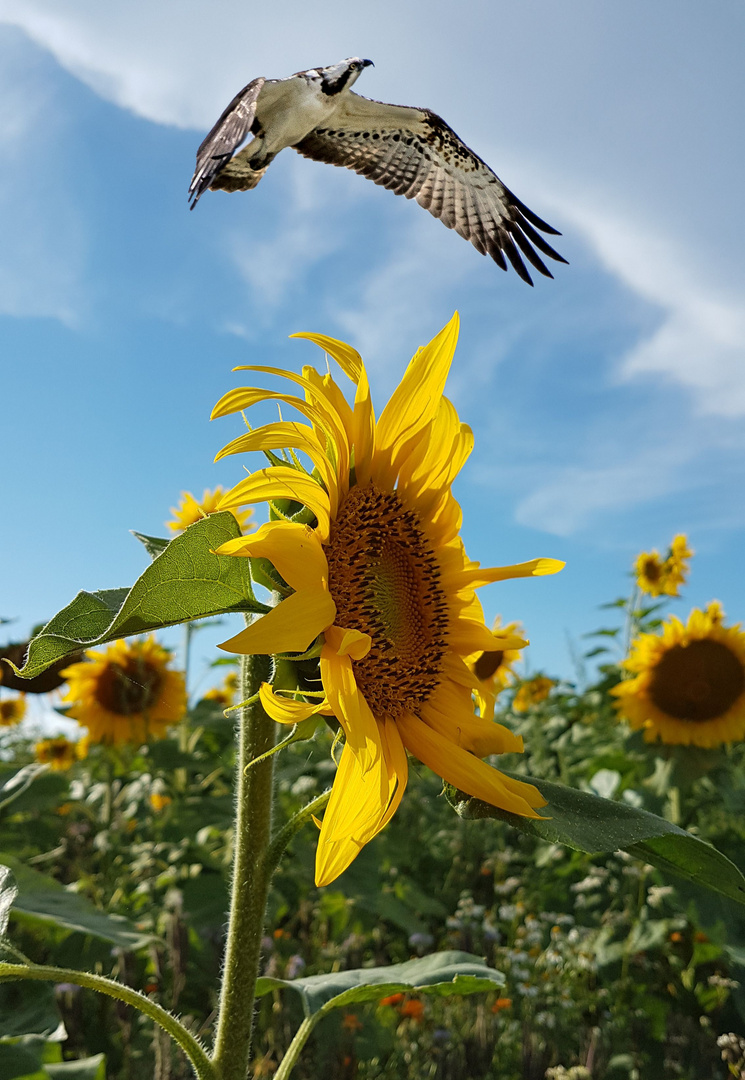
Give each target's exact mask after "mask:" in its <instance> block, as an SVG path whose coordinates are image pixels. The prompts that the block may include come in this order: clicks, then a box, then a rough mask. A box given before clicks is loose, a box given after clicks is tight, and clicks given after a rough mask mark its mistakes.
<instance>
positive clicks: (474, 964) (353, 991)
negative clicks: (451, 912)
mask: <svg viewBox="0 0 745 1080" xmlns="http://www.w3.org/2000/svg"><path fill="white" fill-rule="evenodd" d="M504 981H505V980H504V975H502V974H501V972H499V971H494V970H492V969H491V968H488V967H487V966H486V963H485V962H484V960H482V959H481V957H479V956H471V954H470V953H464V952H458V951H455V950H449V951H448V952H440V953H433V954H432V955H431V956H425V957H422V958H421V959H419V960H408V961H406V963H403V964H387V965H386V966H385V967H372V968H362V969H354V968H352V969H347V970H346V971H338V972H333V973H331V974H328V975H311V976H308V977H307V978H299V979H293V980H291V981H288V980H286V979H271V978H262V979H259V982H258V984H257V987H256V996H257V997H263V996H264V994H269V993H271V992H272V991H273V990H279V989H282V988H284V989H289V990H293V991H295V993H297V994H299V996H300V999H301V1001H302V1003H303V1012H304V1014H305V1015H306V1016H312V1015H313V1014H314V1013H317V1012H323V1013H327V1012H330V1011H331V1010H332V1009H344V1008H348V1007H349V1006H352V1005H360V1004H362V1003H364V1002H368V1001H377V1000H379V999H380V998H381V997H386V996H388V995H390V994H399V993H401V994H403V993H408V992H412V991H413V992H416V993H419V994H434V995H436V996H438V997H453V996H454V997H464V996H466V995H469V994H481V993H485V992H486V991H489V990H494V989H496V988H498V987H501V986H504Z"/></svg>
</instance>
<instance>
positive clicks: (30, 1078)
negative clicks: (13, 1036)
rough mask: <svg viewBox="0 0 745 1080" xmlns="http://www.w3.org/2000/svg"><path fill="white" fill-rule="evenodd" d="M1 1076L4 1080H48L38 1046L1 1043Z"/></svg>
mask: <svg viewBox="0 0 745 1080" xmlns="http://www.w3.org/2000/svg"><path fill="white" fill-rule="evenodd" d="M0 1076H2V1078H3V1080H47V1076H48V1074H47V1073H45V1072H43V1071H42V1069H41V1054H40V1052H39V1050H38V1048H37V1047H36V1046H33V1045H32V1046H26V1045H24V1044H23V1043H16V1044H15V1045H13V1044H8V1043H0Z"/></svg>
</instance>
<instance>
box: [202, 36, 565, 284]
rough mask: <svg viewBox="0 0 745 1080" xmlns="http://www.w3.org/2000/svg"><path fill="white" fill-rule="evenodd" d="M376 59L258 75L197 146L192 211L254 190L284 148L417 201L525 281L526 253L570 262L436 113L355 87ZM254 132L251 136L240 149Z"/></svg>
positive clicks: (541, 266)
mask: <svg viewBox="0 0 745 1080" xmlns="http://www.w3.org/2000/svg"><path fill="white" fill-rule="evenodd" d="M371 64H372V61H371V60H361V59H360V58H359V57H358V56H352V57H349V58H348V59H347V60H342V61H341V62H340V63H338V64H331V65H330V66H329V67H323V68H310V69H309V70H308V71H298V72H297V73H296V74H295V75H290V76H289V78H287V79H265V78H263V77H260V78H258V79H253V81H252V82H250V83H249V84H248V86H246V87H244V88H243V90H241V91H240V93H238V94H236V96H235V97H234V98H233V100H232V101H231V102H230V104H229V105H228V107H227V108H226V109H225V111H224V112H223V114H222V116H221V117H220V119H219V120H218V121H217V123H216V124H215V126H214V127H213V128H212V130H211V131H210V133H209V134H208V135H207V137H206V138H205V140H204V142H203V143H202V145H201V146H200V147H199V150H198V151H197V165H196V169H195V172H194V176H193V177H192V181H191V184H190V186H189V197H190V200H191V209H192V210H193V209H194V207H195V206H196V204H197V202H198V200H199V198H200V196H201V195H203V194H204V192H205V191H206V190H207V189H208V188H211V189H212V190H215V189H216V188H219V189H222V190H223V191H246V190H248V189H250V188H255V187H256V185H257V184H258V182H259V181H260V180H261V178H262V176H263V175H264V173H265V172H266V170H267V168H268V167H269V165H270V164H271V162H272V161H273V159H274V158H275V157H276V156H277V154H278V153H279V152H280V150H284V148H285V147H286V146H291V147H292V148H293V149H294V150H297V151H298V153H300V154H303V155H304V156H305V157H309V158H313V159H314V160H315V161H326V162H328V163H329V164H331V165H343V166H344V167H345V168H347V169H353V170H354V171H355V172H357V173H360V174H361V175H362V176H366V177H368V178H369V179H370V180H373V181H374V182H375V183H376V184H382V186H383V187H386V188H390V190H392V191H394V192H395V193H396V194H397V195H405V196H406V198H407V199H416V201H417V202H418V203H419V205H420V206H423V207H424V208H425V210H429V212H430V214H433V215H434V216H435V217H436V218H439V219H440V221H442V223H443V224H444V225H446V226H447V227H448V228H449V229H455V231H456V232H457V233H459V234H460V236H463V237H464V238H465V239H466V240H470V241H471V243H472V244H473V246H474V247H475V248H476V250H477V251H480V252H481V254H482V255H487V254H488V255H491V257H492V259H494V261H495V262H496V263H497V265H498V266H500V267H501V268H502V269H503V270H506V269H507V263H506V262H505V255H506V256H507V259H508V260H509V262H510V263H511V264H512V266H513V267H514V268H515V270H516V271H517V273H518V274H519V275H520V277H521V278H522V279H523V281H526V282H527V283H528V284H529V285H532V284H533V282H532V280H531V277H530V274H529V273H528V270H527V268H526V266H525V263H524V262H523V258H522V256H525V258H526V259H527V261H528V262H529V263H530V264H531V265H532V266H533V267H535V269H536V270H538V271H539V272H540V273H541V274H544V275H545V276H546V277H553V275H552V274H551V272H550V271H549V270H548V268H547V267H546V265H545V263H544V262H543V260H542V259H541V257H540V255H539V254H538V252H539V251H540V252H541V253H542V254H543V255H547V256H548V257H549V258H551V259H555V260H556V261H557V262H566V259H564V258H562V256H561V255H559V253H558V252H556V251H554V249H553V248H552V247H551V245H550V244H549V243H548V242H547V241H546V240H545V239H544V238H543V237H542V236H541V235H540V232H538V231H537V230H541V232H544V233H550V234H552V235H554V236H559V235H560V233H559V232H558V230H557V229H554V228H552V227H551V226H550V225H547V224H546V222H545V221H543V220H542V219H541V218H539V217H538V216H537V215H536V214H534V213H533V211H532V210H529V209H528V207H527V206H525V204H524V203H522V202H520V200H519V199H518V198H517V197H516V196H515V195H513V194H512V192H511V191H510V190H509V188H506V187H505V185H504V184H503V183H502V181H501V180H500V179H499V177H498V176H497V175H496V173H494V172H492V170H491V169H490V168H489V166H488V165H487V164H486V162H484V161H482V160H481V158H480V157H478V155H477V154H474V152H473V150H470V149H469V148H468V147H467V146H466V144H465V143H464V142H462V141H461V139H459V138H458V136H457V135H456V134H455V132H454V131H453V129H452V128H451V127H449V126H448V125H447V124H446V123H445V121H444V120H443V119H442V118H441V117H439V116H438V115H437V114H436V113H433V112H431V111H430V110H429V109H414V108H410V107H408V106H404V105H387V104H385V103H384V102H381V101H372V100H370V99H369V98H365V97H361V96H360V95H359V94H355V93H353V92H352V86H353V84H354V83H355V82H356V81H357V79H358V78H359V76H360V75H361V74H362V72H363V71H364V69H365V68H366V67H369V66H370V65H371ZM249 135H253V138H252V139H251V141H250V142H249V143H248V145H247V146H245V148H244V149H240V147H241V146H242V145H243V143H244V142H245V141H246V139H247V138H248V136H249ZM236 151H238V152H237V153H236ZM536 248H537V249H538V250H537V251H536Z"/></svg>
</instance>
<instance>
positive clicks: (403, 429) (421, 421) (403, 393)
mask: <svg viewBox="0 0 745 1080" xmlns="http://www.w3.org/2000/svg"><path fill="white" fill-rule="evenodd" d="M458 325H459V323H458V313H457V312H456V313H455V315H453V317H452V319H451V320H450V322H449V323H448V324H447V326H445V327H443V329H442V330H441V331H440V332H439V334H437V335H436V336H435V337H434V338H433V339H432V341H430V343H429V344H428V345H425V347H424V348H423V349H420V350H419V352H418V353H416V355H415V356H414V357H413V359H412V360H411V362H410V364H409V366H408V367H407V369H406V371H405V373H404V377H403V379H402V380H401V382H400V384H399V385H398V386H397V387H396V389H395V390H394V391H393V394H392V395H391V398H390V400H389V402H388V404H387V405H386V407H385V408H384V409H383V412H382V414H381V417H380V420H379V421H378V427H377V433H376V454H375V456H376V465H375V468H374V471H373V475H374V477H376V478H378V479H379V480H380V481H381V482H382V483H383V484H384V485H385V486H389V485H392V484H393V482H394V480H395V477H396V475H397V473H398V468H399V465H400V462H401V461H402V460H403V459H404V458H405V456H406V448H407V444H409V443H410V442H411V440H412V438H414V437H415V436H416V435H418V434H419V433H420V432H421V431H422V429H423V428H424V427H425V425H426V424H428V423H429V422H430V421H431V420H432V419H433V417H434V416H435V414H436V412H437V410H438V408H439V404H440V399H441V398H442V392H443V390H444V388H445V381H446V379H447V376H448V372H449V371H450V365H451V363H452V360H453V355H454V353H455V346H456V343H457V340H458Z"/></svg>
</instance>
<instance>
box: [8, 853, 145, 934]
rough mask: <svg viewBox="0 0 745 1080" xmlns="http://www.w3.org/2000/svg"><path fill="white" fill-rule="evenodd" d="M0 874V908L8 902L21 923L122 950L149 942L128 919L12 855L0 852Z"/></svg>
mask: <svg viewBox="0 0 745 1080" xmlns="http://www.w3.org/2000/svg"><path fill="white" fill-rule="evenodd" d="M11 871H12V873H11ZM0 875H3V876H0V911H2V910H3V905H4V904H5V905H7V906H8V907H9V908H10V914H11V915H12V917H13V918H15V919H18V921H19V922H22V923H23V924H24V925H27V926H36V927H40V926H50V925H51V926H55V927H57V928H59V929H60V930H63V931H67V932H68V933H73V932H75V931H77V932H78V933H81V934H90V935H91V936H92V937H95V938H100V939H102V940H103V941H109V942H111V943H112V944H113V945H117V946H119V948H122V949H132V950H135V949H140V948H142V947H143V946H144V945H148V944H149V943H150V942H151V941H152V937H151V936H150V935H149V934H143V933H141V932H140V931H139V930H137V929H136V927H135V926H134V925H133V924H132V923H131V922H130V921H129V920H128V919H125V918H124V917H123V916H121V915H109V914H108V913H107V912H105V911H101V910H99V909H98V908H96V907H94V906H93V904H91V902H90V901H89V900H86V898H85V897H84V896H80V895H78V894H77V893H74V892H69V891H68V890H67V889H66V888H65V887H64V886H63V885H60V884H59V882H58V881H55V880H54V879H53V878H50V877H48V876H47V875H46V874H41V873H40V872H39V871H38V870H33V869H31V867H28V866H24V864H23V863H22V862H21V860H20V859H16V858H15V857H14V856H13V855H9V854H6V853H4V852H0ZM13 889H17V894H15V895H14V894H13Z"/></svg>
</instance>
